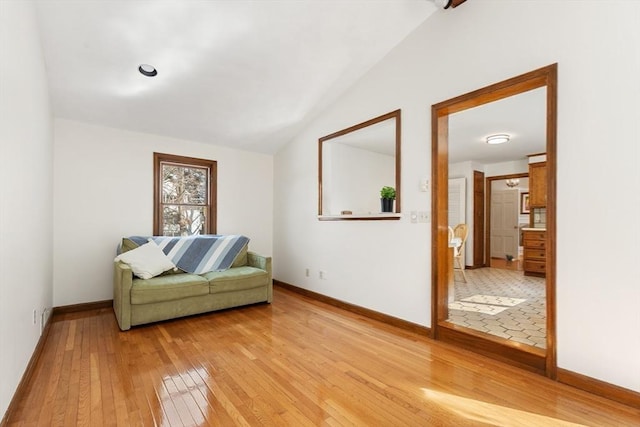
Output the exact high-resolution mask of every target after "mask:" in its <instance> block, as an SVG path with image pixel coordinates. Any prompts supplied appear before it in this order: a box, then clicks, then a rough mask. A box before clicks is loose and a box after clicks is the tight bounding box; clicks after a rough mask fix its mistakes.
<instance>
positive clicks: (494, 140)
mask: <svg viewBox="0 0 640 427" xmlns="http://www.w3.org/2000/svg"><path fill="white" fill-rule="evenodd" d="M509 138H511V137H510V136H509V135H507V134H506V133H499V134H496V135H489V136H488V137H487V144H491V145H496V144H504V143H505V142H509Z"/></svg>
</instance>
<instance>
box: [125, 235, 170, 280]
mask: <svg viewBox="0 0 640 427" xmlns="http://www.w3.org/2000/svg"><path fill="white" fill-rule="evenodd" d="M115 261H116V262H117V261H121V262H124V263H125V264H129V266H130V267H131V270H132V271H133V274H135V275H136V276H138V277H140V278H142V279H150V278H152V277H154V276H157V275H159V274H160V273H162V272H163V271H167V270H170V269H173V268H175V267H176V266H175V265H174V264H173V263H172V262H171V260H170V259H169V258H168V257H167V256H166V255H165V254H164V252H162V249H160V248H159V247H158V245H156V244H155V243H154V242H152V241H149V242H148V243H145V244H144V245H142V246H140V247H137V248H135V249H133V250H130V251H128V252H125V253H122V254H120V255H118V256H117V257H116V258H115Z"/></svg>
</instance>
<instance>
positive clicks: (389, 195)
mask: <svg viewBox="0 0 640 427" xmlns="http://www.w3.org/2000/svg"><path fill="white" fill-rule="evenodd" d="M380 198H382V199H394V200H395V198H396V189H395V188H393V187H386V186H385V187H382V190H380Z"/></svg>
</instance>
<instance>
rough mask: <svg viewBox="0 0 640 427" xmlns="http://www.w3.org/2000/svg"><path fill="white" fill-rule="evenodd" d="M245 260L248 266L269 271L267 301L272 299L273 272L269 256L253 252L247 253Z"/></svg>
mask: <svg viewBox="0 0 640 427" xmlns="http://www.w3.org/2000/svg"><path fill="white" fill-rule="evenodd" d="M247 262H248V263H249V266H251V267H255V268H259V269H261V270H264V271H266V272H267V273H269V285H268V286H269V295H268V297H267V302H271V301H273V272H272V270H271V257H265V256H262V255H258V254H257V253H255V252H248V253H247Z"/></svg>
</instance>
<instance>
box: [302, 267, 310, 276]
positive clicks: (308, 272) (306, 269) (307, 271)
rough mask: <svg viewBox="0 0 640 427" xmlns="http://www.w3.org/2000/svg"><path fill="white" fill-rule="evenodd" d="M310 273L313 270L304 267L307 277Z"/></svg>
mask: <svg viewBox="0 0 640 427" xmlns="http://www.w3.org/2000/svg"><path fill="white" fill-rule="evenodd" d="M310 274H311V272H310V271H309V269H308V268H305V269H304V275H305V277H309V275H310Z"/></svg>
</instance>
